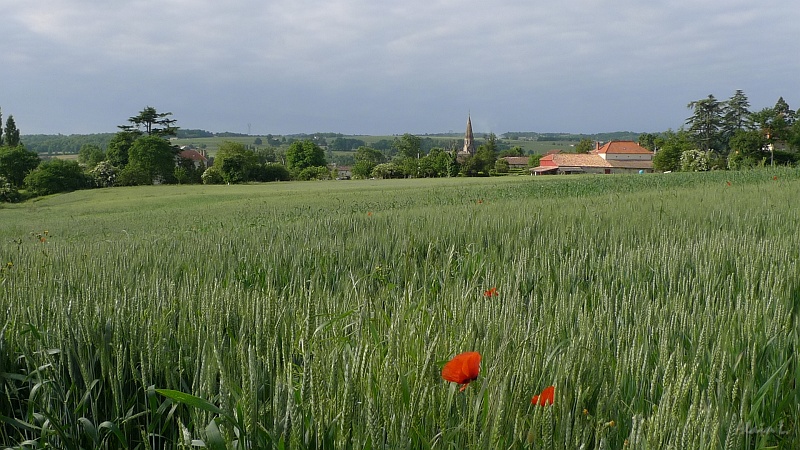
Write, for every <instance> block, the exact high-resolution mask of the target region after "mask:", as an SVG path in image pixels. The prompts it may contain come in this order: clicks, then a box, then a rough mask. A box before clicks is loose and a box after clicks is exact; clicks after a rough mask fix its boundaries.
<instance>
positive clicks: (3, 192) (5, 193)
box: [0, 176, 21, 203]
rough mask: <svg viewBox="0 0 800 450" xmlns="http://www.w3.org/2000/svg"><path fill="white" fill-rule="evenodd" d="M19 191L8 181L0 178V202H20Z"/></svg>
mask: <svg viewBox="0 0 800 450" xmlns="http://www.w3.org/2000/svg"><path fill="white" fill-rule="evenodd" d="M20 198H21V197H20V195H19V191H17V188H15V187H14V186H13V185H12V184H11V183H10V182H9V181H8V180H6V179H5V178H4V177H2V176H0V202H2V203H16V202H18V201H19V200H20Z"/></svg>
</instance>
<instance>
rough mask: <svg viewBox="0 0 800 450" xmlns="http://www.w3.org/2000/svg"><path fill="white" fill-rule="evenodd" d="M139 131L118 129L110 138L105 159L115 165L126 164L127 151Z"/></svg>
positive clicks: (121, 166) (121, 165)
mask: <svg viewBox="0 0 800 450" xmlns="http://www.w3.org/2000/svg"><path fill="white" fill-rule="evenodd" d="M137 137H139V133H136V132H134V131H120V132H118V133H117V134H115V135H114V137H112V138H111V142H109V143H108V150H106V159H107V160H108V162H110V163H111V164H113V165H114V166H116V167H119V168H123V167H125V166H126V165H128V152H129V151H130V149H131V146H132V145H133V142H134V141H135V140H136V138H137Z"/></svg>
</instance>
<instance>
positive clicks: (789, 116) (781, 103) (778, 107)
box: [772, 97, 796, 127]
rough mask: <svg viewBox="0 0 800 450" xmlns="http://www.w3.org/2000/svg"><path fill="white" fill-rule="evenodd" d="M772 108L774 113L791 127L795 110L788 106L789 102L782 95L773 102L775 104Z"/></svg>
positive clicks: (794, 117)
mask: <svg viewBox="0 0 800 450" xmlns="http://www.w3.org/2000/svg"><path fill="white" fill-rule="evenodd" d="M772 109H774V110H775V114H776V115H778V116H780V117H782V118H783V120H784V121H785V122H786V124H787V125H788V126H790V127H791V126H792V125H793V124H794V121H795V119H796V112H795V111H794V110H792V109H791V108H789V104H788V103H786V100H784V99H783V97H780V98H778V101H777V102H775V106H774V107H773V108H772Z"/></svg>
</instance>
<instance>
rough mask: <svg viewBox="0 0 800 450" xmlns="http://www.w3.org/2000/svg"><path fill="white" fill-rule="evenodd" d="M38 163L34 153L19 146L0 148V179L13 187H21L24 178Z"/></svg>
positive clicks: (37, 157)
mask: <svg viewBox="0 0 800 450" xmlns="http://www.w3.org/2000/svg"><path fill="white" fill-rule="evenodd" d="M40 162H41V160H40V159H39V155H38V154H37V153H36V152H32V151H29V150H26V149H25V147H23V146H21V145H18V146H16V147H8V146H5V147H0V177H3V178H5V179H6V180H7V181H8V182H9V183H10V184H11V185H12V186H14V187H22V185H23V181H24V180H25V176H26V175H28V173H29V172H30V171H32V170H33V169H35V168H36V167H37V166H38V165H39V163H40Z"/></svg>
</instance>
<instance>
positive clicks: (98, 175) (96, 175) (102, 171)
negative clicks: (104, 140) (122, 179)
mask: <svg viewBox="0 0 800 450" xmlns="http://www.w3.org/2000/svg"><path fill="white" fill-rule="evenodd" d="M118 173H119V169H117V168H116V167H114V165H113V164H111V163H110V162H108V161H101V162H100V163H98V164H97V165H96V166H94V169H92V170H90V171H89V177H91V178H92V180H93V181H94V185H95V186H97V187H112V186H114V185H115V184H116V182H117V175H118Z"/></svg>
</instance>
